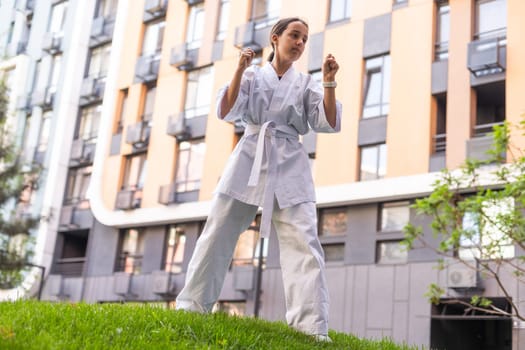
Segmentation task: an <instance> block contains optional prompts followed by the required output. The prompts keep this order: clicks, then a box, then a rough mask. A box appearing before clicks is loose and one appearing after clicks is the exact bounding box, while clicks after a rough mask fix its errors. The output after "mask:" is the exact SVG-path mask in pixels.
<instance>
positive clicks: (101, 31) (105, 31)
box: [89, 16, 115, 47]
mask: <svg viewBox="0 0 525 350" xmlns="http://www.w3.org/2000/svg"><path fill="white" fill-rule="evenodd" d="M114 27H115V19H114V18H107V17H104V16H100V17H97V18H95V19H94V20H93V24H92V25H91V33H90V37H89V46H90V47H93V46H96V45H101V44H104V43H107V42H110V41H111V39H112V36H113V29H114Z"/></svg>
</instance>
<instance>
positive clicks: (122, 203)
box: [115, 190, 141, 210]
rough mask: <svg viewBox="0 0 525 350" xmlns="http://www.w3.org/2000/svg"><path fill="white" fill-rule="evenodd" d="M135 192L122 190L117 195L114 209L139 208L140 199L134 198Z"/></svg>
mask: <svg viewBox="0 0 525 350" xmlns="http://www.w3.org/2000/svg"><path fill="white" fill-rule="evenodd" d="M135 193H136V190H122V191H119V192H118V193H117V199H116V202H115V209H121V210H130V209H136V208H140V202H141V200H140V198H135Z"/></svg>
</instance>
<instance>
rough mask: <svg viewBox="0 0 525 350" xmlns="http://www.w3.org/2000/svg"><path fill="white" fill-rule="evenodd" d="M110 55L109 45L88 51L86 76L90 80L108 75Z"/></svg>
mask: <svg viewBox="0 0 525 350" xmlns="http://www.w3.org/2000/svg"><path fill="white" fill-rule="evenodd" d="M110 55H111V44H107V45H103V46H99V47H96V48H94V49H92V50H90V52H89V66H88V72H87V76H88V77H92V78H99V77H105V76H106V75H107V73H108V66H109V57H110Z"/></svg>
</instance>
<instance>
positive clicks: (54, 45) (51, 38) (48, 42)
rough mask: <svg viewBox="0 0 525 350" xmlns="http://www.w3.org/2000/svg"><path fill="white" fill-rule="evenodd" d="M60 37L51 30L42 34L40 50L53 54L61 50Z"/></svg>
mask: <svg viewBox="0 0 525 350" xmlns="http://www.w3.org/2000/svg"><path fill="white" fill-rule="evenodd" d="M61 46H62V38H61V37H59V36H56V34H55V33H53V32H48V33H46V34H45V35H44V38H43V39H42V50H44V51H46V52H47V53H49V54H51V55H54V54H55V53H57V52H59V51H62V49H61Z"/></svg>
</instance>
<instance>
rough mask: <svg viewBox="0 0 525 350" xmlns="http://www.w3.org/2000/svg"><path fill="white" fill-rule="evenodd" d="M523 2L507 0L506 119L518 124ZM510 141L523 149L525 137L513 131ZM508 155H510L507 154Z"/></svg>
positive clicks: (522, 111) (524, 105)
mask: <svg viewBox="0 0 525 350" xmlns="http://www.w3.org/2000/svg"><path fill="white" fill-rule="evenodd" d="M524 13H525V2H523V1H521V0H507V74H506V101H505V104H506V106H507V110H506V112H507V115H506V118H507V120H508V121H509V122H510V123H512V124H514V125H518V124H519V123H520V122H523V121H524V120H525V98H523V97H524V96H525V85H524V84H523V82H524V81H525V65H524V62H525V45H523V38H524V37H525V21H524V20H523V14H524ZM512 142H514V143H515V144H516V146H517V147H518V148H519V149H521V150H523V149H525V138H524V137H523V135H521V134H520V133H517V132H514V133H513V138H512ZM509 157H510V155H509Z"/></svg>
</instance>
